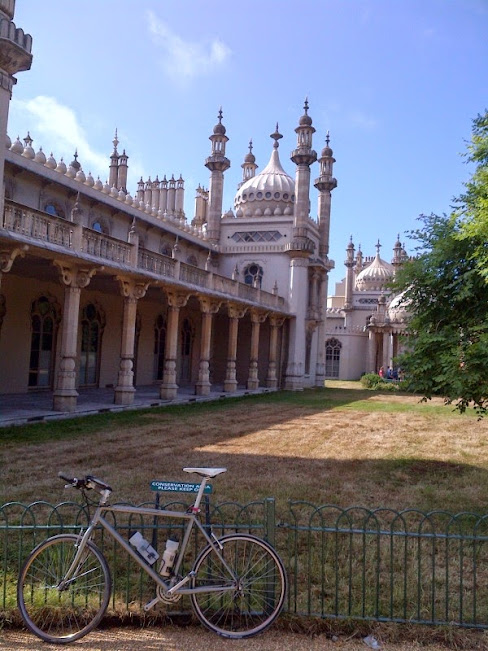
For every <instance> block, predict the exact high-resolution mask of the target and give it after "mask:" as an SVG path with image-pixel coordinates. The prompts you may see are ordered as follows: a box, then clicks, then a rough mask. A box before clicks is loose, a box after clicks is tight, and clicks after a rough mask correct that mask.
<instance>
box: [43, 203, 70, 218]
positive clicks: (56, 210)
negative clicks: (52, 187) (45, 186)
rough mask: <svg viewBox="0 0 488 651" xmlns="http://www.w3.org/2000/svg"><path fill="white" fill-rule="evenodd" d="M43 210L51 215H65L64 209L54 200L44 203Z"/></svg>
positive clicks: (63, 216)
mask: <svg viewBox="0 0 488 651" xmlns="http://www.w3.org/2000/svg"><path fill="white" fill-rule="evenodd" d="M44 211H45V212H47V213H48V214H49V215H52V216H53V217H62V218H63V219H64V218H65V217H66V215H65V212H64V210H63V209H62V208H61V206H60V205H59V203H57V202H56V201H49V202H48V203H46V205H45V206H44Z"/></svg>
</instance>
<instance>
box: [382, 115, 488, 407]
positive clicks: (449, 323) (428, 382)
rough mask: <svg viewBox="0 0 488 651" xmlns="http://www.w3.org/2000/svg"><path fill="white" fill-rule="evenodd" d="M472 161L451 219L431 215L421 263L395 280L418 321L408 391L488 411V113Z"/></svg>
mask: <svg viewBox="0 0 488 651" xmlns="http://www.w3.org/2000/svg"><path fill="white" fill-rule="evenodd" d="M468 151H469V155H468V160H469V161H470V162H475V163H477V168H476V171H475V172H474V174H473V176H472V179H471V181H470V182H468V183H466V186H465V187H466V192H465V193H464V194H463V195H461V196H460V197H459V199H457V200H456V203H457V205H458V209H457V210H456V211H455V212H453V213H452V214H451V215H449V216H446V215H443V216H441V217H439V216H437V215H430V216H425V215H422V216H421V217H420V220H421V221H422V222H423V227H422V228H420V229H418V230H416V231H413V232H412V233H411V237H412V239H414V240H416V241H417V243H418V246H417V253H418V256H417V257H416V258H415V259H413V260H411V261H409V262H408V263H406V264H405V266H404V267H403V269H402V270H401V271H400V272H399V274H398V276H397V278H396V280H395V290H396V291H403V292H404V295H403V296H404V302H405V305H406V306H408V311H409V313H410V315H411V318H410V321H409V333H408V337H407V338H406V346H407V351H406V352H405V354H404V355H402V356H401V357H400V359H399V360H398V363H399V364H400V365H401V366H402V367H403V369H404V370H405V377H406V381H407V387H408V388H409V389H410V390H413V391H415V392H416V393H420V394H421V395H423V396H424V397H425V398H426V399H428V398H431V397H432V396H433V395H440V396H443V397H444V398H445V400H446V402H447V403H455V405H456V407H457V408H458V409H459V410H460V411H461V412H464V411H465V410H466V409H467V408H468V407H474V409H475V410H476V411H477V412H478V413H479V414H480V415H484V414H485V412H486V410H487V407H488V374H487V372H486V369H487V368H488V272H487V268H486V265H487V263H488V113H485V115H483V116H478V118H477V119H476V120H474V126H473V138H472V142H471V145H470V146H469V148H468Z"/></svg>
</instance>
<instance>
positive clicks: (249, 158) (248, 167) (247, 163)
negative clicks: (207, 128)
mask: <svg viewBox="0 0 488 651" xmlns="http://www.w3.org/2000/svg"><path fill="white" fill-rule="evenodd" d="M276 130H277V131H278V125H276ZM241 167H242V181H241V182H240V183H239V185H238V186H237V187H238V188H240V187H241V185H243V184H244V183H245V182H246V181H249V179H252V178H253V176H255V175H256V170H257V168H258V165H256V156H254V154H253V153H252V140H250V141H249V153H248V154H246V156H245V158H244V162H243V163H242V165H241Z"/></svg>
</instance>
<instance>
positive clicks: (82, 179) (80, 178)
mask: <svg viewBox="0 0 488 651" xmlns="http://www.w3.org/2000/svg"><path fill="white" fill-rule="evenodd" d="M75 181H79V182H80V183H84V182H85V181H86V176H85V172H84V171H83V170H82V169H81V168H80V169H79V170H78V171H77V172H76V176H75Z"/></svg>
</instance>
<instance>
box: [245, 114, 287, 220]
mask: <svg viewBox="0 0 488 651" xmlns="http://www.w3.org/2000/svg"><path fill="white" fill-rule="evenodd" d="M270 137H271V138H273V140H274V141H275V142H274V144H273V151H272V152H271V158H270V159H269V163H268V164H267V165H266V167H265V168H264V169H263V170H262V172H260V173H259V174H256V176H253V177H252V178H250V179H249V180H248V181H246V182H245V183H243V184H242V185H241V187H240V188H239V190H238V192H237V194H236V196H235V198H234V208H235V211H236V216H237V217H240V216H242V215H244V216H246V217H247V216H252V215H257V216H259V215H265V216H269V215H282V214H285V209H286V208H287V207H290V208H291V207H292V205H293V203H294V201H295V181H294V179H293V178H292V177H291V176H289V175H288V174H287V173H286V172H285V170H284V169H283V167H282V166H281V162H280V157H279V154H278V147H279V145H278V140H279V139H280V138H282V137H283V136H282V135H281V133H279V132H278V125H276V130H275V132H274V133H272V134H271V136H270ZM292 212H293V211H292V210H291V212H290V211H289V210H288V211H287V214H288V213H289V214H291V213H292Z"/></svg>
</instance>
